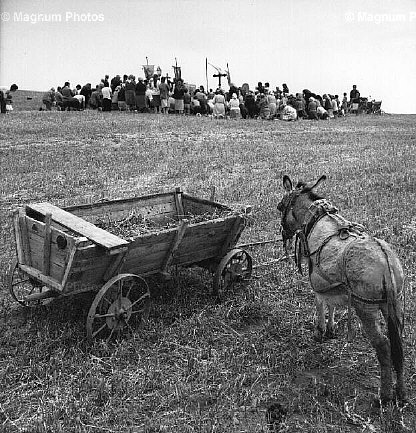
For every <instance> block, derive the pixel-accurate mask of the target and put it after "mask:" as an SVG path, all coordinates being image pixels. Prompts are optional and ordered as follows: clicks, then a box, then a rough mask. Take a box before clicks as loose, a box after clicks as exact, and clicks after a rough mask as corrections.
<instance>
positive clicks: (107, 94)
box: [101, 87, 111, 99]
mask: <svg viewBox="0 0 416 433" xmlns="http://www.w3.org/2000/svg"><path fill="white" fill-rule="evenodd" d="M101 92H102V94H103V99H111V88H110V87H103V88H102V89H101Z"/></svg>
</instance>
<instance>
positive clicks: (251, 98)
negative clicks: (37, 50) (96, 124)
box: [2, 74, 360, 121]
mask: <svg viewBox="0 0 416 433" xmlns="http://www.w3.org/2000/svg"><path fill="white" fill-rule="evenodd" d="M13 86H16V85H13ZM16 89H17V86H16ZM9 94H10V92H9ZM359 101H360V92H359V91H358V89H357V86H356V85H354V86H353V89H352V90H351V92H350V95H349V98H348V96H347V93H344V94H343V95H342V97H341V98H340V97H339V96H338V95H336V94H335V95H332V94H330V93H327V94H324V95H322V96H321V95H319V94H315V93H313V92H312V91H310V90H308V89H304V90H303V91H302V92H298V93H295V94H293V93H290V92H289V88H288V86H287V85H286V84H283V85H282V89H280V88H279V87H276V88H275V89H274V90H272V89H271V88H270V85H269V83H267V82H266V83H264V85H263V83H262V82H258V84H257V86H256V87H255V89H252V90H251V89H250V88H249V86H248V85H247V84H244V85H243V86H241V87H237V86H235V85H234V84H233V83H230V84H229V90H228V91H224V90H223V89H222V88H221V86H219V87H218V88H217V89H216V90H215V91H213V90H212V89H209V90H205V88H204V86H202V85H201V86H199V87H198V88H197V87H196V86H193V85H186V84H185V83H184V81H183V80H182V79H181V78H180V77H179V78H175V79H174V80H173V81H170V79H169V78H168V77H164V76H159V75H157V74H155V75H154V76H153V77H148V78H147V79H145V78H143V77H138V78H137V80H136V77H135V76H134V75H124V76H123V77H121V76H120V75H116V76H115V77H113V78H112V79H111V80H110V79H109V76H108V75H106V76H105V77H104V78H103V79H102V80H101V81H100V83H99V84H97V85H96V86H95V87H94V88H93V87H92V85H91V83H87V84H85V85H84V86H81V85H79V84H78V85H77V86H75V87H74V88H72V87H71V84H70V83H69V82H65V83H64V85H63V86H62V87H57V88H56V90H55V88H53V87H52V88H51V89H50V90H48V91H47V92H45V93H44V94H43V97H42V104H43V106H42V107H41V108H40V109H41V110H46V111H50V110H52V109H53V108H55V107H56V109H58V110H63V111H64V110H85V109H91V110H99V111H104V112H111V111H130V112H139V113H145V112H152V113H162V114H168V113H177V114H187V115H196V116H213V117H215V118H218V119H221V118H226V117H229V118H231V119H238V118H244V119H247V118H252V119H255V118H256V119H263V120H273V119H280V120H286V121H291V120H297V119H312V120H320V119H322V120H325V119H331V118H336V117H338V116H345V115H346V114H347V113H348V112H358V102H359ZM2 111H3V106H2Z"/></svg>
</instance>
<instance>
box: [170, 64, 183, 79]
mask: <svg viewBox="0 0 416 433" xmlns="http://www.w3.org/2000/svg"><path fill="white" fill-rule="evenodd" d="M172 68H173V70H174V72H175V80H180V79H181V67H180V66H172Z"/></svg>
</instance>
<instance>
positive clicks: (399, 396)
mask: <svg viewBox="0 0 416 433" xmlns="http://www.w3.org/2000/svg"><path fill="white" fill-rule="evenodd" d="M394 394H395V396H394V397H395V400H396V402H397V406H399V407H403V406H406V405H407V404H409V399H408V398H407V395H406V391H403V390H402V389H398V388H397V389H396V390H395V392H394Z"/></svg>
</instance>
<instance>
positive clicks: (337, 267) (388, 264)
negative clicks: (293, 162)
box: [277, 175, 406, 404]
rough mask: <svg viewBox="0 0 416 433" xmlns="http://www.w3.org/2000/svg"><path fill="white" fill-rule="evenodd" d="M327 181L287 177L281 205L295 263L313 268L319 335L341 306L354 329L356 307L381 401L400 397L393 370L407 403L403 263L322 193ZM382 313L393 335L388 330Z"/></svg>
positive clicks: (331, 326)
mask: <svg viewBox="0 0 416 433" xmlns="http://www.w3.org/2000/svg"><path fill="white" fill-rule="evenodd" d="M325 180H326V176H325V175H324V176H321V177H320V178H319V179H318V180H317V181H316V182H311V183H305V182H299V183H298V184H297V185H296V187H295V188H294V187H293V185H292V181H291V179H290V178H289V177H288V176H286V175H285V176H283V187H284V189H285V191H286V194H285V195H284V196H283V198H282V200H281V202H280V203H279V204H278V206H277V208H278V210H279V211H280V212H281V225H282V237H283V241H284V244H285V245H286V244H287V242H288V241H289V240H291V239H292V238H293V237H296V242H295V261H296V263H297V265H298V267H299V270H300V271H301V269H302V267H301V263H302V260H303V259H306V260H307V263H308V266H309V280H310V283H311V286H312V289H313V290H314V292H315V299H316V308H317V330H316V336H317V337H318V338H320V339H322V337H323V336H324V335H325V334H326V335H327V336H331V335H333V333H334V311H335V306H336V305H340V306H342V305H347V306H348V317H349V320H348V328H349V327H350V317H351V316H350V314H351V307H353V308H354V309H355V312H356V313H357V315H358V317H359V319H360V320H361V322H362V326H363V329H364V332H365V334H366V335H367V336H368V338H369V340H370V342H371V344H372V346H373V347H374V349H375V351H376V353H377V358H378V361H379V363H380V369H381V375H380V381H381V385H380V400H381V403H382V404H385V403H387V402H389V401H392V400H393V398H394V397H393V396H394V393H393V369H394V370H395V372H396V398H397V400H398V401H399V402H400V403H403V402H405V401H406V390H405V385H404V381H403V345H402V335H401V333H402V330H403V312H402V309H401V305H400V302H399V299H398V296H399V293H400V291H401V289H402V286H403V278H404V275H403V269H402V266H401V264H400V261H399V259H398V257H397V256H396V254H395V253H394V252H393V251H392V250H391V248H390V246H389V245H388V244H387V243H386V242H384V241H382V240H380V239H377V238H375V237H372V236H370V235H369V234H367V233H366V232H365V230H364V227H362V226H361V225H359V224H357V223H352V222H350V221H347V220H346V219H345V218H343V217H342V216H341V215H340V214H339V213H338V209H337V208H336V207H334V206H333V205H332V204H331V203H330V202H329V201H327V200H325V199H324V198H323V197H321V196H320V195H319V194H318V193H317V192H316V188H317V187H318V186H319V185H320V184H321V183H322V182H323V181H325ZM327 306H328V311H329V317H328V323H327V324H326V323H325V310H326V307H327ZM380 311H381V313H382V316H383V317H384V321H385V323H386V324H387V335H388V337H386V336H385V335H384V333H383V332H382V318H381V315H380Z"/></svg>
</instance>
